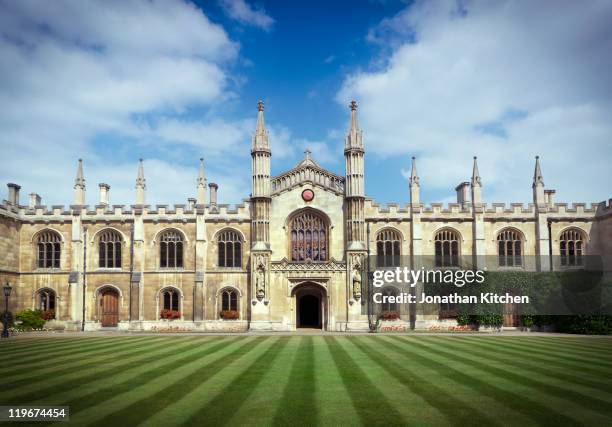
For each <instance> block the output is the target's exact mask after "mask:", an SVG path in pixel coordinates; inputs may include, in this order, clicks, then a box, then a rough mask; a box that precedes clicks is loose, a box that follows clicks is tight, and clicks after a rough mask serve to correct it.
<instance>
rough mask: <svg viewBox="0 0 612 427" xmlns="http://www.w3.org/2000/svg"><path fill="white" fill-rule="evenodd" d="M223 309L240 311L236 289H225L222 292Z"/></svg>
mask: <svg viewBox="0 0 612 427" xmlns="http://www.w3.org/2000/svg"><path fill="white" fill-rule="evenodd" d="M221 310H222V311H238V293H237V292H236V291H235V290H234V289H224V290H223V291H222V292H221Z"/></svg>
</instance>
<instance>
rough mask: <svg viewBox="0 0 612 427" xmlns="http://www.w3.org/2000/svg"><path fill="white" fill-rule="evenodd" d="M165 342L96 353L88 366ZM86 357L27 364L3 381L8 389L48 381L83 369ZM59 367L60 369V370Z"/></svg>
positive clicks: (151, 341)
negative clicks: (27, 383)
mask: <svg viewBox="0 0 612 427" xmlns="http://www.w3.org/2000/svg"><path fill="white" fill-rule="evenodd" d="M160 342H162V343H163V342H164V341H163V339H162V338H156V339H153V340H146V341H144V342H142V341H132V342H130V343H127V344H126V345H125V346H122V347H120V348H118V349H117V348H111V349H109V350H106V351H101V352H95V353H94V354H93V355H91V356H87V357H86V358H85V360H86V362H87V363H88V364H90V363H96V362H100V361H104V360H106V359H108V358H109V357H112V358H114V357H120V356H122V355H123V354H128V355H130V354H131V353H132V352H133V351H134V348H137V349H138V350H140V348H145V349H146V348H148V347H150V346H153V345H154V344H156V343H160ZM83 361H84V357H83V356H82V355H79V356H77V357H71V356H69V355H67V356H63V357H53V358H50V359H49V360H47V361H45V362H44V363H43V362H40V363H36V364H26V365H25V366H22V365H21V364H20V366H21V371H22V372H21V373H17V374H15V375H7V376H4V377H3V379H4V380H5V381H6V385H7V386H8V387H11V388H12V387H19V386H20V384H21V383H23V382H26V381H27V382H36V381H39V380H41V381H46V380H48V379H49V377H50V376H52V377H59V376H62V375H64V374H69V373H71V372H74V371H75V369H77V370H78V369H79V368H82V367H83ZM58 366H59V367H60V368H59V369H58Z"/></svg>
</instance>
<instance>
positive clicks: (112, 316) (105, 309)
mask: <svg viewBox="0 0 612 427" xmlns="http://www.w3.org/2000/svg"><path fill="white" fill-rule="evenodd" d="M100 314H101V318H102V326H117V323H118V322H119V295H118V294H117V291H115V290H112V289H106V290H104V291H103V292H102V296H101V298H100Z"/></svg>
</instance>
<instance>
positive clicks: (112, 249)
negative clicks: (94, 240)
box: [98, 230, 121, 268]
mask: <svg viewBox="0 0 612 427" xmlns="http://www.w3.org/2000/svg"><path fill="white" fill-rule="evenodd" d="M98 255H99V259H98V266H99V267H100V268H121V235H120V234H119V233H118V232H116V231H115V230H104V231H102V232H101V233H100V241H99V244H98Z"/></svg>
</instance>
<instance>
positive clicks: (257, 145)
mask: <svg viewBox="0 0 612 427" xmlns="http://www.w3.org/2000/svg"><path fill="white" fill-rule="evenodd" d="M261 148H263V149H265V150H268V151H269V150H270V145H269V143H268V131H267V130H266V122H265V120H264V103H263V101H261V100H260V101H258V102H257V126H256V127H255V135H253V146H252V150H256V149H261Z"/></svg>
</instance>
